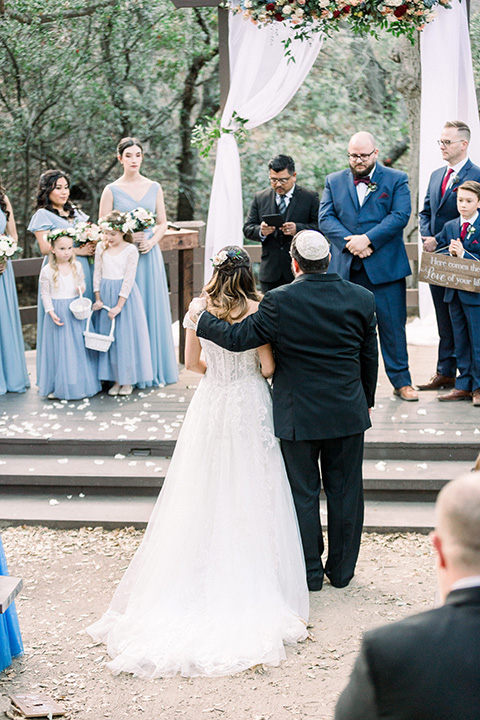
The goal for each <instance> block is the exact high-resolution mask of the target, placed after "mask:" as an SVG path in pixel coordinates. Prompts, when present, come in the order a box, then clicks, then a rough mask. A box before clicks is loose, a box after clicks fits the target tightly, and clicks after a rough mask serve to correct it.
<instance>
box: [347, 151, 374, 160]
mask: <svg viewBox="0 0 480 720" xmlns="http://www.w3.org/2000/svg"><path fill="white" fill-rule="evenodd" d="M374 152H375V150H372V152H369V153H361V154H360V155H357V153H348V157H349V158H350V160H355V161H357V160H361V162H365V160H368V158H369V157H370V155H373V153H374Z"/></svg>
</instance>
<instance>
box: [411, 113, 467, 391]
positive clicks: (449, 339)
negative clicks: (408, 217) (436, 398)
mask: <svg viewBox="0 0 480 720" xmlns="http://www.w3.org/2000/svg"><path fill="white" fill-rule="evenodd" d="M469 142H470V128H469V127H468V125H466V124H465V123H464V122H462V121H461V120H451V121H449V122H447V123H445V126H444V128H443V130H442V133H441V135H440V140H438V144H439V146H440V151H441V153H442V158H443V159H444V160H445V161H446V162H447V165H446V166H445V165H444V166H443V167H441V168H438V170H435V171H434V172H433V173H432V175H431V177H430V181H429V183H428V188H427V194H426V195H425V201H424V205H423V210H422V211H421V213H420V215H419V219H420V232H421V234H422V240H423V246H424V248H425V250H427V251H428V252H433V251H434V250H435V248H436V247H437V240H436V238H437V237H438V235H439V234H440V233H441V232H442V230H443V227H444V225H445V223H447V222H449V221H450V220H455V218H458V209H457V190H458V188H459V187H460V185H462V183H464V182H465V181H466V180H476V181H477V182H480V167H478V165H474V164H473V163H472V161H471V160H469V158H468V143H469ZM430 292H431V293H432V300H433V304H434V306H435V315H436V316H437V326H438V334H439V336H440V342H439V345H438V361H437V368H436V371H435V373H434V375H433V376H432V377H431V378H430V380H429V381H428V382H427V383H425V384H424V385H419V386H418V389H419V390H440V389H442V388H447V387H454V385H455V375H456V374H457V361H456V357H455V341H454V338H453V327H452V321H451V319H450V312H449V304H448V303H446V302H445V300H444V298H443V296H444V294H445V288H443V287H441V286H440V285H430ZM453 394H454V393H453Z"/></svg>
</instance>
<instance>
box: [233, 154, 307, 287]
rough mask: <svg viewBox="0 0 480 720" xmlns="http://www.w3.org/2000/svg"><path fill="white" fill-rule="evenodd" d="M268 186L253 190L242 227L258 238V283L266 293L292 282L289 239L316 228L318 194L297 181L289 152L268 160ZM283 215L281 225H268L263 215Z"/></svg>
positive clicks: (248, 235)
mask: <svg viewBox="0 0 480 720" xmlns="http://www.w3.org/2000/svg"><path fill="white" fill-rule="evenodd" d="M268 172H269V180H270V187H269V188H267V189H266V190H261V191H260V192H257V193H255V197H254V198H253V202H252V204H251V206H250V210H249V211H248V217H247V219H246V221H245V225H244V226H243V234H244V235H245V237H246V238H248V239H249V240H256V241H257V242H258V241H259V240H260V242H261V243H262V259H261V262H260V275H259V280H260V285H261V288H262V292H263V293H266V292H268V291H269V290H273V289H274V288H276V287H279V286H280V285H285V284H287V283H291V282H292V280H293V273H292V267H291V264H292V263H291V258H290V252H289V251H290V244H291V242H292V238H293V236H294V235H296V234H297V232H300V231H301V230H318V205H319V199H318V193H316V192H313V191H312V190H306V189H305V188H303V187H300V185H298V184H297V182H296V180H297V173H296V172H295V163H294V161H293V158H291V157H290V155H277V156H276V157H274V158H272V160H270V162H269V163H268ZM268 215H282V216H283V217H282V225H281V226H280V227H278V228H277V227H275V226H273V225H268V223H266V222H265V221H264V219H263V218H264V217H267V216H268Z"/></svg>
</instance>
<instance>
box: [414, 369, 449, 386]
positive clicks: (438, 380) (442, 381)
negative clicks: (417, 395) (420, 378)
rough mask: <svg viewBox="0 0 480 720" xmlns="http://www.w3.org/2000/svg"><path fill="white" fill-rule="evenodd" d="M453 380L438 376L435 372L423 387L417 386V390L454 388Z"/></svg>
mask: <svg viewBox="0 0 480 720" xmlns="http://www.w3.org/2000/svg"><path fill="white" fill-rule="evenodd" d="M454 385H455V378H454V377H447V376H446V375H440V373H438V372H436V373H435V375H433V377H431V378H430V380H429V381H428V383H426V384H425V385H417V388H418V389H419V390H445V388H449V387H454Z"/></svg>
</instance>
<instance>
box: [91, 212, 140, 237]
mask: <svg viewBox="0 0 480 720" xmlns="http://www.w3.org/2000/svg"><path fill="white" fill-rule="evenodd" d="M116 215H118V217H117V218H116V219H115V220H107V218H106V217H105V218H100V219H99V221H98V225H99V227H100V228H101V229H102V230H116V231H117V232H121V233H129V232H135V229H134V222H133V220H132V219H131V218H130V217H129V215H128V213H116Z"/></svg>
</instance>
